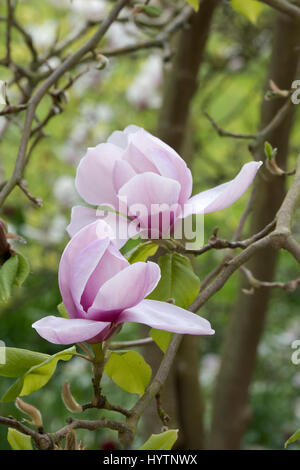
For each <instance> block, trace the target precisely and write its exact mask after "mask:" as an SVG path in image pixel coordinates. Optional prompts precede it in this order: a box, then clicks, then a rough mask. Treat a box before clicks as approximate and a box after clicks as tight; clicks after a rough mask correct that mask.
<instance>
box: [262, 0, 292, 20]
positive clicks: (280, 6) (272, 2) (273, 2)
mask: <svg viewBox="0 0 300 470" xmlns="http://www.w3.org/2000/svg"><path fill="white" fill-rule="evenodd" d="M259 1H260V2H261V3H265V4H266V5H269V6H270V7H272V8H275V10H278V11H280V12H281V13H285V14H287V15H289V16H290V17H291V18H293V19H294V20H296V21H300V8H298V7H297V6H296V5H293V4H292V3H290V2H287V1H286V0H259Z"/></svg>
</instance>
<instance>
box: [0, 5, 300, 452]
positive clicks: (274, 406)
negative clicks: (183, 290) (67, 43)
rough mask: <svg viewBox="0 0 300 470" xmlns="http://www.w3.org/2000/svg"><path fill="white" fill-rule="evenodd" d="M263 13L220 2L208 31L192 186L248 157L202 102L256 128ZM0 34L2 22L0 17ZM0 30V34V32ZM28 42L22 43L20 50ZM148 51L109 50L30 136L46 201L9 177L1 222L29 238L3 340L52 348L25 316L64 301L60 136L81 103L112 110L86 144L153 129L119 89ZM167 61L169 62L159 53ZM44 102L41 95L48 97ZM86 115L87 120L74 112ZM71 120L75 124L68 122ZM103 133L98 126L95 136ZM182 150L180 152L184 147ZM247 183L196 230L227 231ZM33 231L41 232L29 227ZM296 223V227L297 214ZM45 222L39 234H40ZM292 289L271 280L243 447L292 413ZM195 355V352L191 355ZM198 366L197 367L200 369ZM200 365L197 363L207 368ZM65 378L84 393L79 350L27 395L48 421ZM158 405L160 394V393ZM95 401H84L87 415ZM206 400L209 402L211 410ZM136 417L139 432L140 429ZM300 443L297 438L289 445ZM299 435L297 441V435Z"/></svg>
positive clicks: (287, 265) (276, 440)
mask: <svg viewBox="0 0 300 470" xmlns="http://www.w3.org/2000/svg"><path fill="white" fill-rule="evenodd" d="M21 9H22V12H23V17H22V24H23V25H24V26H26V25H27V24H28V25H29V24H32V23H40V24H42V23H43V22H44V21H46V20H48V19H49V18H53V19H55V21H57V23H59V25H60V34H61V35H63V34H64V33H65V32H66V31H67V29H68V23H67V21H66V19H65V15H64V12H63V10H61V9H57V8H55V7H54V6H53V5H52V4H50V3H48V2H40V1H38V0H31V1H28V2H23V3H22V5H21ZM2 10H3V3H1V5H0V15H1V14H3V11H2ZM270 24H271V23H270V21H269V17H268V15H265V16H264V17H263V18H262V20H261V22H259V23H258V25H257V26H254V25H252V24H251V23H249V22H247V20H246V19H244V18H243V17H241V16H238V15H236V14H235V13H234V12H233V11H231V10H230V9H229V8H228V9H227V10H226V15H224V12H222V14H221V12H219V14H218V17H217V20H216V25H215V28H214V31H213V34H212V36H211V38H210V42H209V50H208V51H207V57H206V63H205V66H204V67H203V69H202V71H201V76H200V85H199V89H198V93H197V96H196V98H195V100H194V103H193V110H192V119H191V126H190V129H189V136H188V141H189V144H190V145H188V147H191V146H192V145H194V150H193V167H192V170H193V177H194V192H197V191H198V190H202V189H203V190H204V189H207V188H209V187H211V186H214V185H217V184H219V183H221V182H224V181H226V180H228V179H231V178H232V177H234V176H235V174H236V173H237V172H238V170H239V169H240V167H241V165H242V164H243V163H245V162H247V161H249V160H250V158H251V157H250V154H249V152H248V149H247V142H245V141H237V140H231V139H222V138H220V137H218V136H217V135H216V133H215V132H214V130H213V129H212V127H211V125H210V123H209V122H208V121H207V120H206V118H205V117H204V116H203V110H207V111H208V112H209V113H210V114H211V115H212V116H213V117H214V118H215V119H216V121H217V122H218V123H219V124H220V125H221V126H223V127H225V128H226V129H231V130H234V131H236V132H247V133H255V132H256V129H257V126H258V118H259V109H260V101H261V98H262V86H263V83H264V80H265V70H266V66H267V63H268V59H269V55H270V41H271V34H272V30H271V27H270ZM0 28H2V29H1V30H0V35H2V33H3V25H1V24H0ZM1 37H3V36H1ZM14 40H15V44H14V48H13V53H14V56H15V59H16V60H17V59H18V60H19V61H20V63H21V64H22V63H23V62H24V63H25V62H26V61H28V56H27V54H28V53H27V51H26V48H25V46H24V44H22V42H21V40H20V37H19V36H16V37H15V39H14ZM234 48H239V50H240V54H239V59H240V65H239V68H238V70H235V67H234V66H233V65H234V64H233V65H232V66H231V67H230V64H229V61H228V60H227V57H228V56H229V52H230V51H231V50H232V49H234ZM25 51H26V52H25ZM3 54H4V45H3V43H1V44H0V56H2V55H3ZM147 54H148V52H141V53H138V54H135V55H131V56H127V57H120V58H118V59H115V60H111V61H110V64H109V72H108V73H106V72H103V71H99V72H98V73H99V75H101V74H102V76H103V80H101V83H99V85H97V86H96V87H91V88H90V89H87V90H86V91H85V93H84V94H83V95H82V96H80V95H76V94H75V93H74V92H72V91H71V92H70V100H69V103H68V104H67V106H66V109H65V111H64V112H63V114H62V115H59V116H57V117H56V118H55V119H53V120H52V121H51V122H50V124H49V125H48V127H47V133H48V134H49V135H50V136H49V137H48V138H46V139H44V140H42V142H41V143H40V144H39V145H38V146H37V148H36V150H35V152H34V154H33V156H32V161H31V162H30V165H29V166H28V170H27V173H26V179H27V181H28V184H29V188H30V191H31V193H32V194H34V195H35V196H38V197H41V198H42V199H43V208H42V209H37V208H36V207H34V206H33V205H32V204H31V203H30V202H29V201H28V200H27V199H26V198H25V197H24V194H23V193H21V191H19V190H18V189H16V190H15V191H14V192H13V194H12V195H11V196H10V197H9V199H8V200H7V203H6V204H5V207H4V210H3V214H2V216H3V217H4V218H5V220H6V221H8V223H9V224H10V227H11V228H12V230H13V231H14V232H15V233H18V234H19V235H21V236H24V238H25V239H26V242H27V243H26V245H21V244H19V250H20V251H21V252H22V253H23V254H24V255H25V256H27V257H28V258H29V260H30V264H31V273H30V276H29V277H28V278H27V280H26V282H25V284H24V286H23V287H22V288H21V289H17V288H16V290H15V292H14V295H13V297H12V298H11V300H10V301H9V302H8V304H6V305H1V310H0V339H1V340H3V341H5V343H6V345H7V346H13V347H21V348H29V349H32V350H36V351H40V352H45V353H48V354H54V353H55V352H57V351H58V350H59V348H58V347H57V346H55V345H53V344H50V343H47V342H46V341H44V340H43V339H42V338H40V337H39V336H38V335H37V334H36V332H35V331H34V330H33V329H32V328H31V324H32V323H33V322H34V321H36V320H38V319H39V318H41V317H43V316H46V315H53V314H54V315H55V314H56V313H57V310H56V306H57V305H58V304H59V303H60V302H61V298H60V294H59V290H58V285H57V269H58V263H59V259H60V255H61V253H62V250H63V248H64V246H65V244H66V243H67V241H68V237H67V234H66V235H65V237H64V239H62V240H60V241H59V242H55V241H53V240H51V237H49V236H47V234H49V229H50V227H51V223H52V222H53V219H54V218H55V217H57V216H58V215H60V216H64V217H66V220H67V219H68V218H69V215H70V209H69V208H64V207H62V205H61V204H60V203H59V202H58V201H57V199H56V198H55V196H54V194H53V185H54V183H55V181H56V180H57V178H59V177H60V176H62V175H70V176H72V177H74V176H75V167H74V166H72V165H70V164H69V163H67V162H66V161H65V153H66V148H67V145H68V141H69V136H70V134H71V132H72V130H73V129H74V128H75V126H76V125H77V126H78V123H80V122H81V121H80V120H82V110H83V108H84V106H86V105H88V106H90V107H91V108H93V107H96V106H97V105H99V104H105V105H106V106H108V107H109V108H110V109H111V111H112V119H111V120H109V121H106V122H105V121H101V120H98V121H97V122H96V121H95V120H94V119H91V120H90V122H89V123H88V127H89V132H88V133H87V135H86V138H85V141H84V142H83V143H82V145H81V147H80V149H79V150H80V153H81V155H82V156H83V155H84V153H85V149H86V147H87V146H93V145H95V144H97V143H98V142H99V141H100V140H103V139H104V138H105V136H108V135H109V134H110V133H111V132H112V131H114V130H115V129H123V128H124V127H125V126H127V125H129V124H132V123H134V124H137V125H139V126H142V127H144V128H146V129H147V130H149V131H150V132H153V133H155V131H156V125H157V118H158V111H157V110H153V109H144V110H139V109H135V108H134V107H132V106H131V105H130V104H129V103H128V101H127V100H126V96H125V95H126V90H127V88H128V86H129V85H130V84H131V83H132V81H133V79H134V77H135V76H136V74H137V73H138V71H139V69H140V66H141V63H142V61H143V59H144V58H145V57H146V56H147ZM166 67H168V65H166ZM2 73H3V74H4V69H2V68H1V69H0V78H1V79H5V78H6V77H5V76H2V75H1V74H2ZM47 105H48V103H47ZM47 105H46V104H44V105H43V106H42V107H41V109H40V115H41V116H43V115H45V113H46V112H47ZM298 122H299V116H298V121H297V123H296V126H295V130H294V133H293V139H292V145H291V158H290V166H291V167H292V166H293V161H294V160H295V157H296V152H297V149H299V144H300V137H299V133H297V124H298ZM83 125H86V123H83ZM77 128H78V127H77ZM99 136H100V137H99ZM19 138H20V134H19V130H18V128H17V127H16V126H11V127H10V130H9V132H8V133H7V134H6V136H5V140H3V141H2V142H0V162H1V167H3V169H4V173H5V174H4V178H5V177H7V176H8V175H9V174H10V172H11V170H12V167H13V163H14V160H15V157H16V153H17V145H18V142H19ZM187 152H189V151H188V150H187ZM247 197H248V194H245V195H244V196H243V197H242V198H241V199H240V200H239V201H238V202H237V203H236V204H235V205H234V206H232V207H230V208H228V209H226V210H224V211H222V212H219V213H215V214H210V215H208V216H206V218H205V237H206V239H207V238H208V237H209V236H210V235H211V233H212V230H213V228H214V227H215V226H219V227H220V234H221V236H222V237H224V238H226V237H229V238H230V236H231V234H232V233H233V231H234V229H235V227H236V225H237V222H238V220H239V217H240V215H241V213H242V211H243V208H244V207H245V204H246V201H247ZM28 227H30V228H31V232H30V233H34V231H33V230H32V228H33V229H34V230H37V231H38V232H39V237H40V239H39V240H37V239H36V238H35V237H34V236H32V237H30V236H28V235H26V233H28ZM296 231H297V232H298V234H299V233H300V224H299V223H297V226H296ZM43 234H44V236H43ZM221 258H222V253H218V252H211V253H208V254H206V255H204V256H201V258H200V259H199V260H197V262H196V263H195V270H196V272H197V274H198V275H199V277H200V279H201V278H203V277H204V276H205V274H206V273H207V272H209V271H210V270H211V268H212V266H213V265H215V264H216V263H217V262H218V261H220V260H221ZM281 258H282V259H281V263H280V269H279V271H278V273H277V279H278V280H282V281H285V280H288V279H292V278H294V277H297V276H298V275H297V266H296V262H294V261H291V259H290V258H289V257H288V256H286V255H285V254H281ZM236 289H237V276H235V277H234V278H232V279H231V280H230V281H229V282H228V283H227V284H226V286H225V288H223V289H222V291H221V292H219V293H218V294H217V295H216V296H215V297H214V298H213V299H212V300H211V301H210V302H209V304H208V305H207V306H205V307H204V309H203V310H202V312H201V314H202V315H203V316H206V317H208V318H209V320H210V321H211V323H212V325H213V327H214V329H215V330H216V334H215V336H214V337H209V338H201V339H200V340H199V355H200V353H201V357H202V361H201V363H202V365H205V364H206V363H207V362H208V361H207V359H208V358H213V359H215V358H216V355H219V354H220V346H221V342H222V340H223V338H224V334H225V330H226V325H227V322H228V314H229V312H230V309H231V306H232V303H233V300H234V299H235V296H236ZM299 306H300V299H299V290H298V291H296V292H294V293H286V292H281V291H276V292H274V295H273V299H272V302H271V305H270V311H269V316H268V324H267V328H266V331H265V334H264V338H263V342H262V344H261V345H260V348H259V358H258V363H257V367H256V372H255V377H254V381H253V384H252V387H251V405H252V407H253V419H252V421H251V424H250V426H249V428H248V430H247V433H246V435H245V442H244V445H245V446H246V447H252V448H254V447H255V448H271V449H281V448H283V443H284V441H285V440H286V438H287V437H288V436H289V435H291V434H292V433H293V432H294V431H295V430H296V429H297V428H299V421H300V393H299V389H300V368H299V367H300V366H296V365H293V364H292V362H291V354H292V352H293V351H292V349H291V342H292V341H293V339H298V338H300V326H299V321H298V322H297V319H298V314H299ZM138 334H139V331H138V327H137V326H135V325H126V326H125V328H123V330H122V332H121V333H120V334H119V337H118V338H119V339H126V340H128V339H133V338H136V337H137V335H138ZM200 365H201V364H200ZM199 373H200V370H199ZM205 374H206V375H205ZM202 377H203V384H204V393H205V396H206V397H207V402H208V404H210V400H211V391H212V386H213V380H214V374H213V372H212V371H210V370H209V368H208V369H207V367H206V368H205V369H203V370H202ZM66 379H68V380H69V382H70V384H71V387H72V391H73V393H74V395H75V397H76V399H77V401H78V402H81V403H84V402H87V401H88V400H89V398H90V397H89V396H88V394H89V393H90V383H89V380H90V375H89V366H88V365H86V363H85V361H82V360H80V359H78V358H74V359H72V360H71V361H70V362H68V363H66V364H65V363H60V364H59V365H58V369H57V372H56V374H55V375H54V377H53V378H52V379H51V381H50V382H49V384H48V385H47V386H46V387H44V388H43V389H42V390H40V391H38V392H35V393H34V394H32V395H31V396H30V398H29V399H28V401H29V402H30V403H32V404H34V405H37V406H38V407H39V409H40V410H41V412H42V414H43V416H44V420H45V425H46V427H47V429H52V430H55V429H56V428H58V427H61V426H62V425H63V423H64V420H65V418H66V417H67V416H68V414H69V413H68V412H67V410H66V409H65V408H64V405H63V403H62V400H61V397H60V393H59V390H60V389H61V387H62V385H63V383H64V381H65V380H66ZM9 383H10V381H9V380H8V379H2V378H1V381H0V394H1V395H2V394H3V393H4V391H5V390H6V389H7V388H8V384H9ZM105 388H106V390H105V391H107V393H108V394H110V396H112V400H111V401H112V402H114V403H116V404H123V405H124V406H127V405H129V404H130V403H131V404H132V403H133V401H134V400H135V396H133V395H130V394H126V393H124V392H122V391H120V390H119V389H118V388H117V387H116V386H115V385H114V384H112V383H111V381H110V380H109V379H108V378H106V379H105ZM165 408H166V409H167V404H166V405H165ZM0 414H4V415H8V414H12V415H14V416H16V417H19V418H20V417H21V416H20V412H19V411H18V410H17V409H16V408H15V407H14V405H13V404H10V405H7V404H1V403H0ZM91 414H92V413H89V412H86V416H87V417H88V416H91ZM209 416H210V406H208V407H207V421H209ZM6 434H7V430H6V429H5V428H4V427H0V448H1V449H6V448H9V444H8V443H7V439H6ZM144 437H145V436H143V431H142V428H141V430H140V436H139V439H140V443H142V442H143V441H144V440H145V439H144ZM111 440H112V441H113V442H115V437H114V435H113V434H111V433H110V432H109V431H102V430H101V431H99V432H98V433H86V434H85V443H86V444H87V445H88V446H89V447H90V448H102V447H103V445H105V444H107V441H111ZM294 447H295V448H297V444H295V445H294ZM298 447H299V446H298Z"/></svg>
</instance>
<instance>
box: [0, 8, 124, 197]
mask: <svg viewBox="0 0 300 470" xmlns="http://www.w3.org/2000/svg"><path fill="white" fill-rule="evenodd" d="M128 3H129V0H118V1H117V3H116V5H115V6H114V8H113V9H112V10H111V12H110V13H109V14H108V15H107V17H106V19H105V20H104V21H103V22H102V23H101V25H100V26H99V28H98V29H97V31H96V32H95V34H94V35H93V36H92V37H91V38H90V39H89V40H88V41H87V42H86V43H85V44H84V45H83V46H82V47H81V48H80V49H78V50H77V51H76V52H75V53H74V54H73V55H71V56H70V57H68V58H67V59H66V60H65V61H64V62H63V63H62V64H61V65H60V66H59V67H58V68H57V69H56V70H55V71H54V72H52V73H51V75H50V76H49V77H48V78H47V79H46V80H45V82H44V83H43V84H42V85H41V86H40V88H39V89H38V90H37V91H36V92H35V94H34V95H33V96H32V97H31V98H30V100H29V103H28V109H27V113H26V119H25V124H24V127H23V133H22V138H21V143H20V146H19V151H18V155H17V160H16V163H15V167H14V171H13V174H12V176H11V178H10V179H9V181H8V182H7V183H6V184H5V186H4V188H3V189H2V191H1V192H0V206H1V205H2V204H3V202H4V201H5V199H6V197H7V196H8V195H9V194H10V193H11V191H12V190H13V189H14V187H15V186H16V185H17V184H18V183H19V181H20V180H21V179H22V176H23V173H24V169H25V166H26V152H27V148H28V142H29V138H30V135H31V128H32V122H33V120H34V118H35V111H36V108H37V106H38V105H39V103H40V101H41V100H42V98H43V96H44V95H45V94H46V93H47V92H48V90H49V89H50V88H51V86H52V85H54V84H55V83H56V82H57V80H58V79H59V78H61V77H62V76H63V75H64V74H65V73H66V72H68V71H69V70H70V69H71V68H72V67H74V65H76V64H78V62H80V60H81V58H82V57H83V56H84V55H85V54H86V53H88V52H89V51H91V50H93V49H94V48H95V47H96V46H97V44H98V42H99V41H100V39H102V37H103V36H104V34H105V33H106V32H107V30H108V29H109V27H110V26H111V24H112V23H113V22H114V20H115V19H116V18H117V16H118V14H119V12H120V11H121V10H122V9H123V7H124V6H125V5H127V4H128Z"/></svg>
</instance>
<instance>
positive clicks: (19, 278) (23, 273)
mask: <svg viewBox="0 0 300 470" xmlns="http://www.w3.org/2000/svg"><path fill="white" fill-rule="evenodd" d="M16 256H17V258H18V261H19V263H18V270H17V273H16V277H15V280H14V284H15V285H16V286H18V287H20V286H21V285H22V284H23V282H24V281H25V279H26V278H27V276H28V274H29V272H30V265H29V262H28V260H27V258H25V256H23V255H21V253H17V255H16Z"/></svg>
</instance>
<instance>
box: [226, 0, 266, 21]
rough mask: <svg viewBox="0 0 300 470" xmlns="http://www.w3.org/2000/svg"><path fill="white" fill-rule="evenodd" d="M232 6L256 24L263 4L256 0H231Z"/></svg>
mask: <svg viewBox="0 0 300 470" xmlns="http://www.w3.org/2000/svg"><path fill="white" fill-rule="evenodd" d="M231 6H232V8H233V9H234V10H235V11H236V12H237V13H240V14H241V15H243V16H245V17H246V18H248V20H249V21H251V23H254V24H256V23H257V20H258V17H259V15H260V13H261V12H262V10H263V8H264V6H263V5H262V4H261V3H260V2H257V1H256V0H231Z"/></svg>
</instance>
